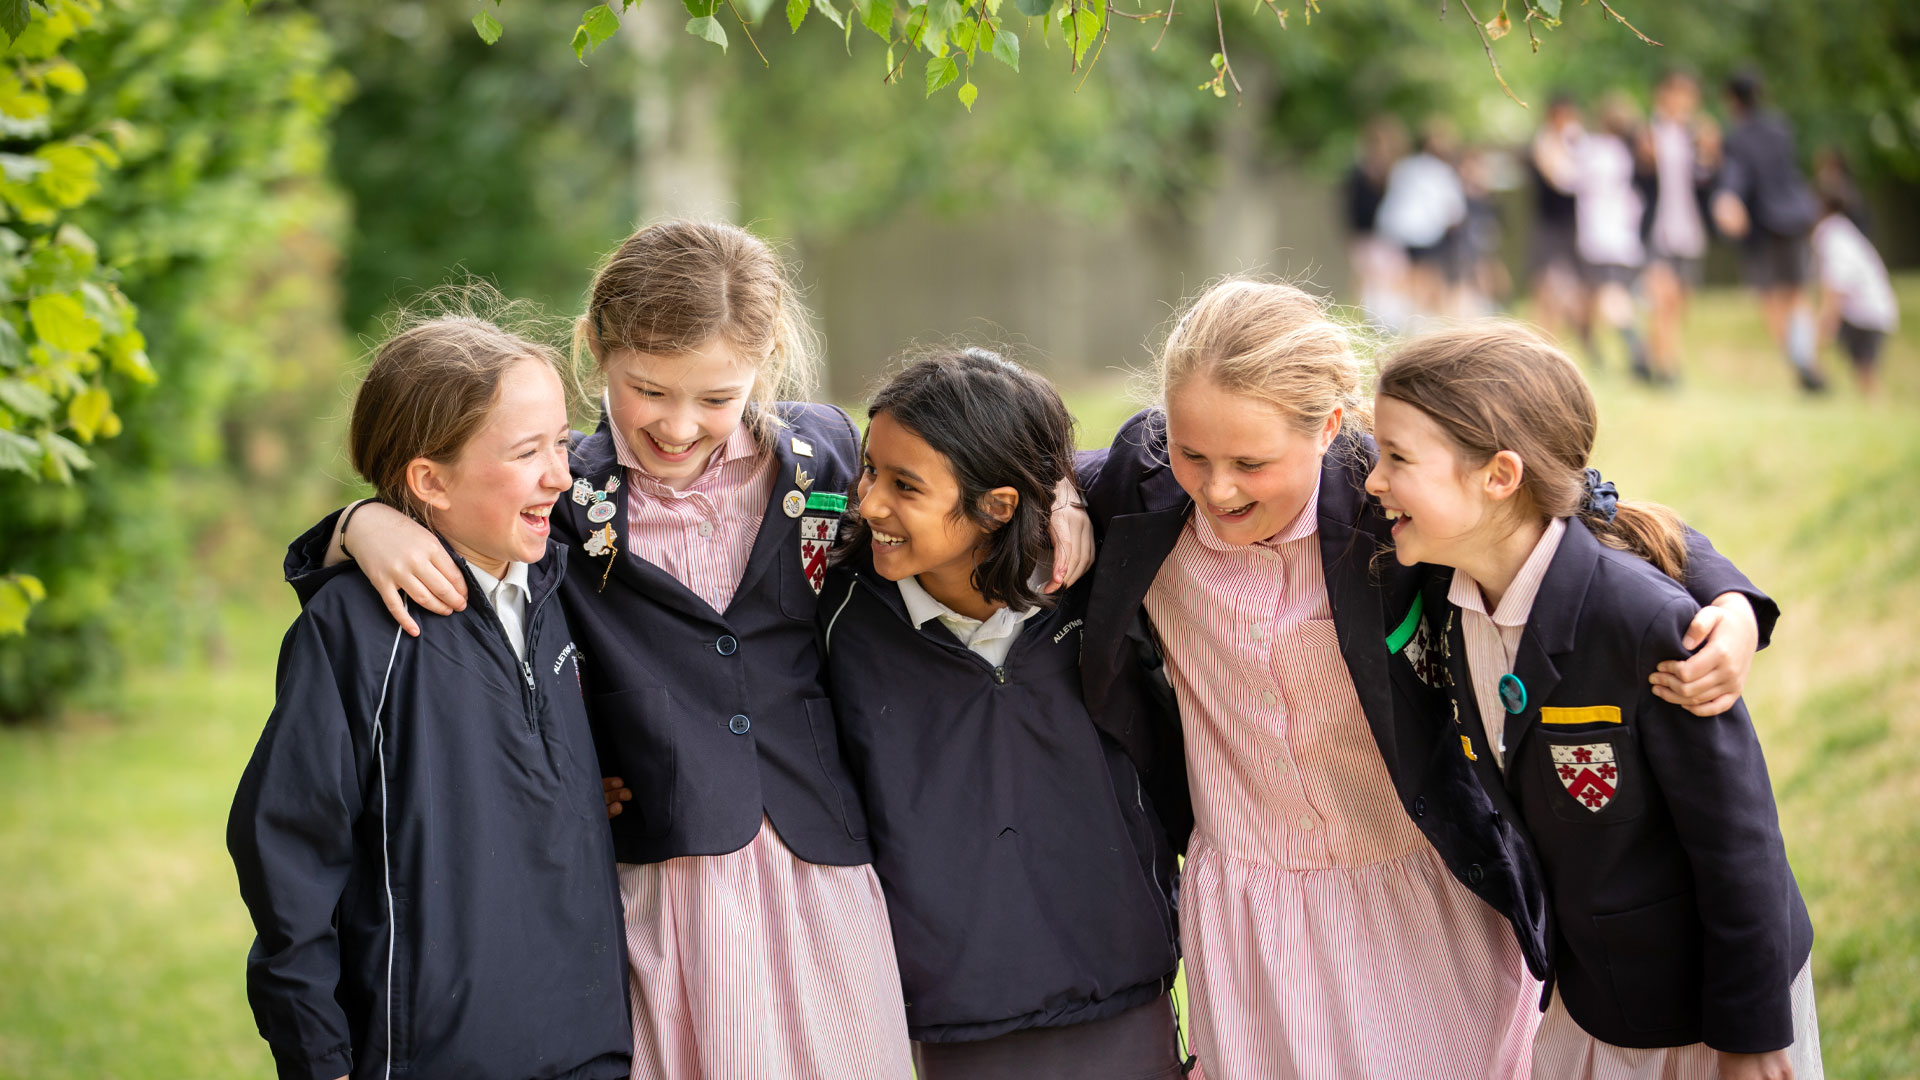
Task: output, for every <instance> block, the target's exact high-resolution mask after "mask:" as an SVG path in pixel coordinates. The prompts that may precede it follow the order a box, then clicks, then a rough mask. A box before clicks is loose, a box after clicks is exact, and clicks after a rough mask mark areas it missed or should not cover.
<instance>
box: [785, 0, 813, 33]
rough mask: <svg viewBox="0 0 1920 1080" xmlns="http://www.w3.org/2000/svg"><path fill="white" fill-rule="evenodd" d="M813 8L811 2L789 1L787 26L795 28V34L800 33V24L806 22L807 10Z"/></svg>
mask: <svg viewBox="0 0 1920 1080" xmlns="http://www.w3.org/2000/svg"><path fill="white" fill-rule="evenodd" d="M811 6H812V3H811V0H787V25H788V26H791V27H793V32H794V33H796V34H797V33H799V32H800V24H801V23H802V22H804V21H805V20H806V17H807V8H809V7H811Z"/></svg>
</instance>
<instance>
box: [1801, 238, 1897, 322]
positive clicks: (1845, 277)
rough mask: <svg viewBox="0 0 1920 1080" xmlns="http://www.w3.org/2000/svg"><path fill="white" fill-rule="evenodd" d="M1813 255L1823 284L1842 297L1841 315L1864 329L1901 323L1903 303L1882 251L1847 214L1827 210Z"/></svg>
mask: <svg viewBox="0 0 1920 1080" xmlns="http://www.w3.org/2000/svg"><path fill="white" fill-rule="evenodd" d="M1813 258H1814V263H1815V265H1817V266H1818V267H1819V268H1820V284H1821V285H1822V286H1824V287H1826V288H1828V289H1832V290H1833V291H1834V293H1835V294H1837V295H1838V296H1839V298H1840V317H1841V318H1843V319H1845V320H1847V321H1848V322H1850V323H1852V324H1853V325H1855V326H1857V327H1859V328H1860V329H1862V330H1879V331H1883V332H1891V331H1892V330H1894V329H1895V328H1897V327H1898V326H1899V325H1900V303H1899V301H1897V300H1895V299H1894V296H1893V283H1892V282H1891V281H1888V280H1887V266H1886V264H1885V263H1883V262H1881V261H1880V253H1879V252H1876V251H1874V250H1873V243H1872V242H1871V241H1869V240H1868V239H1867V238H1866V236H1865V235H1863V234H1862V233H1861V232H1860V230H1859V228H1857V227H1856V226H1855V225H1854V224H1853V222H1852V221H1851V220H1849V219H1848V218H1847V216H1846V215H1845V214H1828V215H1827V216H1826V217H1824V218H1822V219H1821V221H1820V224H1818V225H1816V226H1814V229H1813Z"/></svg>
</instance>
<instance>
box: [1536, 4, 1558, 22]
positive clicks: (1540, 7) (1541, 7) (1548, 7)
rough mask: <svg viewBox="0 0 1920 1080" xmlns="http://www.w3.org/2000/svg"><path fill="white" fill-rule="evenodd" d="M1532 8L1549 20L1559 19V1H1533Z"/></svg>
mask: <svg viewBox="0 0 1920 1080" xmlns="http://www.w3.org/2000/svg"><path fill="white" fill-rule="evenodd" d="M1533 7H1534V10H1535V11H1538V12H1539V13H1540V14H1542V15H1545V16H1546V17H1547V18H1549V19H1558V18H1560V0H1533Z"/></svg>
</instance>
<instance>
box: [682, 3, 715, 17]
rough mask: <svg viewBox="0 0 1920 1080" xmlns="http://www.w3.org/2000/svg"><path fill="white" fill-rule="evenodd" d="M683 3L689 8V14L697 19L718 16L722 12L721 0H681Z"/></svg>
mask: <svg viewBox="0 0 1920 1080" xmlns="http://www.w3.org/2000/svg"><path fill="white" fill-rule="evenodd" d="M681 5H682V6H683V7H685V8H686V9H687V14H688V15H691V16H692V17H694V18H696V19H704V18H707V17H708V16H713V17H716V18H717V17H718V16H719V14H720V0H681Z"/></svg>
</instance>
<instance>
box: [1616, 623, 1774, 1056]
mask: <svg viewBox="0 0 1920 1080" xmlns="http://www.w3.org/2000/svg"><path fill="white" fill-rule="evenodd" d="M1693 610H1694V605H1693V602H1692V601H1691V600H1689V599H1686V598H1681V597H1676V598H1675V599H1674V600H1673V601H1672V602H1671V603H1669V604H1668V605H1667V606H1666V607H1665V608H1664V609H1663V610H1662V611H1661V612H1660V613H1659V615H1658V616H1656V618H1655V619H1654V620H1653V622H1652V623H1651V624H1650V625H1649V627H1648V628H1647V630H1646V632H1645V634H1644V636H1643V637H1642V640H1641V643H1640V647H1639V657H1638V661H1637V666H1639V667H1640V668H1641V670H1645V669H1646V668H1648V667H1651V666H1652V665H1653V664H1655V663H1657V662H1658V661H1660V660H1661V659H1663V658H1669V657H1672V656H1675V655H1678V654H1679V653H1680V651H1681V649H1682V645H1681V641H1682V637H1683V635H1684V634H1685V633H1686V632H1687V627H1688V622H1689V620H1690V619H1691V618H1692V615H1693ZM1634 720H1635V723H1634V732H1635V734H1636V736H1637V737H1638V738H1639V740H1640V742H1641V746H1642V749H1643V751H1644V753H1645V756H1646V761H1647V763H1648V767H1649V768H1650V769H1651V771H1652V779H1653V781H1654V782H1655V783H1657V784H1658V785H1659V788H1660V794H1661V796H1662V798H1663V799H1664V800H1665V802H1666V804H1667V807H1668V809H1669V811H1670V812H1671V814H1672V816H1673V826H1674V829H1675V831H1676V832H1677V833H1678V836H1679V840H1680V844H1681V846H1682V847H1683V848H1685V850H1686V852H1687V858H1688V861H1689V863H1690V864H1691V865H1692V870H1693V881H1694V902H1695V906H1696V910H1697V911H1698V914H1699V918H1700V922H1701V926H1702V928H1703V937H1702V952H1701V955H1702V963H1703V966H1704V973H1703V984H1702V994H1701V999H1702V1001H1703V1002H1704V1009H1705V1012H1704V1014H1703V1018H1702V1034H1703V1039H1704V1041H1705V1042H1706V1043H1707V1044H1708V1045H1709V1046H1712V1047H1713V1048H1714V1049H1716V1050H1721V1051H1725V1052H1729V1053H1745V1054H1757V1053H1764V1052H1766V1051H1770V1050H1775V1049H1778V1048H1780V1047H1784V1046H1786V1045H1788V1044H1790V1043H1791V1042H1792V1041H1793V1015H1792V1014H1793V1009H1792V1000H1791V993H1790V987H1791V980H1792V978H1793V975H1794V967H1795V964H1794V960H1795V959H1796V958H1794V957H1791V956H1789V955H1788V954H1789V952H1790V950H1791V946H1792V937H1793V932H1794V930H1793V923H1794V909H1793V904H1792V899H1791V898H1792V897H1793V895H1794V892H1793V884H1792V872H1791V871H1790V870H1789V869H1788V867H1787V856H1786V847H1785V844H1784V842H1783V840H1782V839H1781V835H1780V823H1779V814H1778V811H1777V810H1776V809H1775V807H1774V803H1773V788H1772V786H1771V784H1770V783H1769V782H1768V778H1767V766H1766V761H1765V759H1764V758H1763V757H1762V755H1761V751H1760V740H1759V737H1758V735H1756V734H1755V732H1754V729H1753V724H1752V722H1751V721H1750V720H1749V719H1748V716H1747V711H1746V707H1745V706H1744V705H1742V704H1740V703H1738V702H1736V703H1735V704H1734V706H1733V707H1732V708H1730V709H1728V710H1726V711H1725V712H1722V713H1720V714H1719V715H1717V716H1713V717H1708V718H1704V719H1700V718H1694V717H1689V716H1686V715H1684V714H1683V713H1682V712H1681V710H1680V707H1679V706H1676V705H1672V704H1669V703H1668V702H1666V701H1663V700H1661V699H1660V698H1658V697H1656V696H1655V695H1654V694H1653V693H1652V691H1651V688H1648V689H1645V690H1642V692H1641V694H1640V698H1639V701H1638V703H1637V704H1636V707H1635V718H1634ZM1623 779H1624V778H1623Z"/></svg>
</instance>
